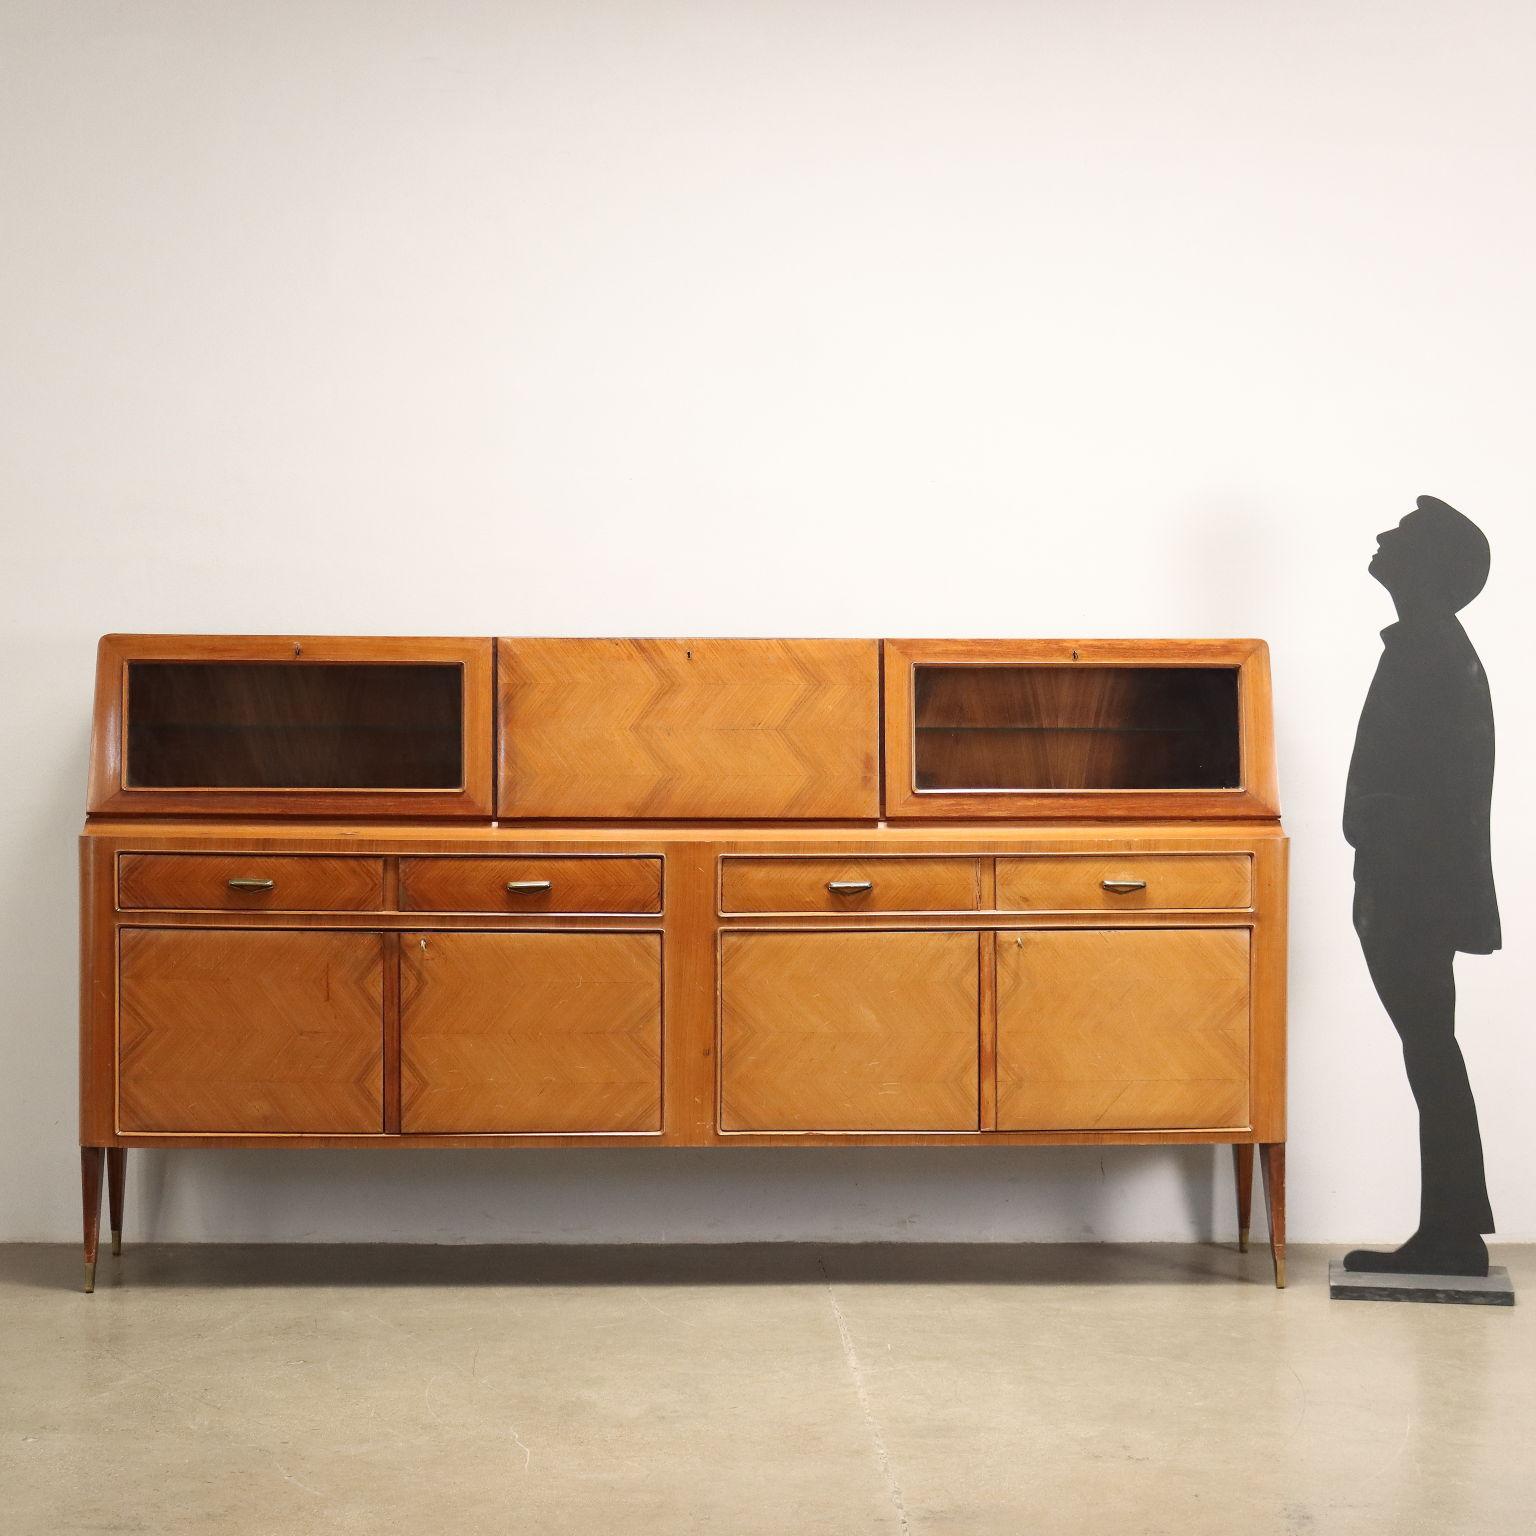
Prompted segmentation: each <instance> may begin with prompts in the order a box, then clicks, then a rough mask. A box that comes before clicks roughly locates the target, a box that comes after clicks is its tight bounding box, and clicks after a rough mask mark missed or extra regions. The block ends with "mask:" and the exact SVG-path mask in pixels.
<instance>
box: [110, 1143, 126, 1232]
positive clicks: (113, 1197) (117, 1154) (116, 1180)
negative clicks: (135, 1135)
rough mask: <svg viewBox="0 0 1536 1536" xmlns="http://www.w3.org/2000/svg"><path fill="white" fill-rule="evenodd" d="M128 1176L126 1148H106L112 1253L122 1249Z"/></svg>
mask: <svg viewBox="0 0 1536 1536" xmlns="http://www.w3.org/2000/svg"><path fill="white" fill-rule="evenodd" d="M127 1177H128V1149H127V1148H126V1147H108V1148H107V1211H108V1214H109V1215H110V1217H111V1222H110V1225H111V1229H112V1254H113V1257H114V1258H115V1257H116V1256H117V1255H118V1254H120V1253H121V1252H122V1251H123V1194H124V1191H125V1188H126V1184H127Z"/></svg>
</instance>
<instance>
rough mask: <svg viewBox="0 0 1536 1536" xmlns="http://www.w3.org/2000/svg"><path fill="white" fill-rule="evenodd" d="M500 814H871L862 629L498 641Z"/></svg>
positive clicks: (869, 654) (868, 656)
mask: <svg viewBox="0 0 1536 1536" xmlns="http://www.w3.org/2000/svg"><path fill="white" fill-rule="evenodd" d="M497 657H498V661H497V666H498V671H499V687H500V701H501V718H502V730H501V788H500V794H499V797H498V804H499V808H500V813H501V814H502V815H503V816H519V817H529V816H544V817H561V816H567V817H584V816H602V817H631V816H647V817H685V818H709V819H730V818H733V817H753V818H778V819H787V818H799V817H827V818H831V817H846V816H878V815H879V814H880V799H879V751H878V742H879V724H878V717H879V700H880V680H879V651H878V648H877V647H876V646H875V645H874V644H873V643H872V642H870V641H867V640H501V641H498V642H497Z"/></svg>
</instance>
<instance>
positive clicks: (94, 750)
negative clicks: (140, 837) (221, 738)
mask: <svg viewBox="0 0 1536 1536" xmlns="http://www.w3.org/2000/svg"><path fill="white" fill-rule="evenodd" d="M140 662H144V663H157V662H159V663H193V664H212V663H230V664H234V665H237V666H250V665H252V664H255V663H261V664H266V665H280V666H284V667H290V668H310V667H321V666H331V665H340V666H356V665H374V666H381V667H382V666H390V665H405V666H452V667H456V668H458V669H459V671H460V673H461V675H462V679H463V695H462V705H461V710H460V722H459V723H460V732H461V751H460V755H461V759H462V767H463V782H462V784H460V785H458V786H455V787H450V788H410V787H391V786H379V785H377V784H369V785H362V786H359V787H356V788H341V787H335V788H325V787H315V786H313V785H311V786H310V787H296V788H282V787H279V786H270V785H269V786H267V787H253V788H239V787H235V786H232V785H230V784H213V785H208V786H204V787H193V786H177V787H166V786H157V785H152V784H139V785H134V784H133V783H132V782H131V779H130V776H129V754H128V745H129V739H130V735H131V734H132V732H133V730H134V724H133V721H132V720H131V719H130V715H129V709H130V705H129V669H130V667H131V666H132V665H133V664H135V663H140ZM493 674H494V647H493V645H492V642H491V641H490V640H484V639H481V640H471V639H456V640H439V639H395V638H386V639H377V638H375V639H365V638H361V637H357V636H334V635H324V636H321V635H297V636H292V637H284V636H274V635H107V636H105V637H104V638H103V639H102V641H101V644H100V645H99V647H98V648H97V657H96V712H95V720H94V724H93V729H92V733H91V741H92V746H91V778H90V788H89V791H88V806H89V809H90V811H91V813H92V814H93V815H101V814H114V815H123V814H130V815H131V814H139V815H147V816H180V815H188V814H190V815H201V816H219V815H258V816H375V817H379V816H401V817H414V816H481V817H488V816H490V815H491V814H492V804H493V796H492V783H491V778H492V740H491V725H492V714H493V688H494V676H493ZM183 691H184V693H186V694H190V697H189V698H188V699H187V704H188V707H189V708H192V707H200V708H202V709H204V710H208V709H210V708H211V707H213V706H212V705H211V704H210V703H209V701H208V697H207V693H208V690H207V689H206V688H199V687H197V686H195V685H193V684H191V683H190V682H189V683H187V684H186V685H185V687H184V690H183ZM173 697H174V695H173ZM198 700H201V704H200V705H199V704H198V703H197V701H198ZM259 701H260V690H257V691H256V697H255V698H253V699H251V700H250V701H249V703H248V705H246V706H242V708H243V713H242V712H239V711H237V713H236V714H235V715H233V716H231V717H230V718H228V719H226V720H223V721H219V722H209V723H218V724H221V725H222V726H224V727H227V728H228V729H230V730H231V731H232V732H233V733H234V734H236V735H239V734H240V732H241V728H242V727H247V728H254V730H255V733H256V735H257V736H258V737H259V736H260V735H261V732H262V730H263V729H264V728H265V727H266V726H268V725H270V721H267V720H265V719H264V717H263V715H262V705H261V703H260V702H259ZM169 702H170V701H162V705H163V707H164V708H169ZM229 707H231V708H233V707H235V706H234V705H230V706H229ZM201 723H203V722H200V721H197V720H189V721H167V722H166V724H167V725H169V726H173V727H174V726H197V725H199V724H201ZM167 739H168V738H167ZM258 753H259V743H258V742H254V741H253V742H251V743H250V744H249V748H248V750H246V751H244V752H240V751H236V752H235V753H234V755H233V757H231V758H230V761H231V762H232V763H234V764H239V763H241V762H249V761H250V760H251V756H252V754H258ZM226 755H227V754H226ZM389 755H390V756H395V757H400V756H409V755H410V750H409V749H405V748H397V750H395V751H394V752H392V753H391V754H389ZM301 757H302V754H301ZM325 766H326V764H325V763H324V762H318V763H317V762H315V761H310V762H309V768H310V770H311V771H312V772H313V771H315V770H317V769H323V768H324V767H325ZM332 766H335V765H334V764H333V765H332ZM231 771H233V770H231ZM421 772H422V770H421V769H420V768H417V769H416V770H415V775H416V777H418V778H419V777H420V776H421Z"/></svg>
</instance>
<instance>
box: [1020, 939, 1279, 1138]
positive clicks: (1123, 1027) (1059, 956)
mask: <svg viewBox="0 0 1536 1536" xmlns="http://www.w3.org/2000/svg"><path fill="white" fill-rule="evenodd" d="M1248 1013H1249V984H1248V931H1247V929H1244V928H1141V929H1124V928H1121V929H1099V928H1073V929H1053V930H1040V929H1035V930H1030V931H1027V932H1020V933H1000V934H998V936H997V1123H998V1129H999V1130H1007V1131H1046V1130H1050V1131H1056V1130H1090V1131H1100V1130H1102V1131H1108V1130H1196V1129H1217V1128H1222V1129H1225V1128H1228V1127H1243V1126H1246V1125H1247V1124H1248V1113H1249V1111H1248V1050H1249V1044H1248V1033H1249V1030H1248Z"/></svg>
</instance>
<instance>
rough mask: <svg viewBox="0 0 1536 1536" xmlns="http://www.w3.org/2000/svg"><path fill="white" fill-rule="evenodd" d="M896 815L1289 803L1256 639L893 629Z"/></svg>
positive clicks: (891, 727)
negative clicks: (917, 636)
mask: <svg viewBox="0 0 1536 1536" xmlns="http://www.w3.org/2000/svg"><path fill="white" fill-rule="evenodd" d="M883 666H884V675H885V786H886V788H885V811H886V815H887V816H918V817H929V818H932V817H941V816H958V817H964V818H966V819H967V820H971V819H974V818H976V817H979V816H1004V817H1009V818H1020V817H1047V818H1051V819H1053V820H1054V819H1059V818H1062V817H1072V816H1089V817H1106V816H1107V817H1128V818H1138V817H1148V818H1169V817H1173V818H1178V819H1181V820H1184V819H1188V818H1191V817H1234V816H1263V817H1268V816H1274V815H1276V814H1278V804H1277V802H1276V797H1275V782H1274V777H1275V776H1274V752H1273V746H1272V742H1271V735H1270V706H1269V658H1268V652H1267V650H1266V649H1265V647H1264V645H1263V643H1262V642H1261V641H1256V640H1180V641H1162V640H887V641H886V642H885V649H884V661H883Z"/></svg>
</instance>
